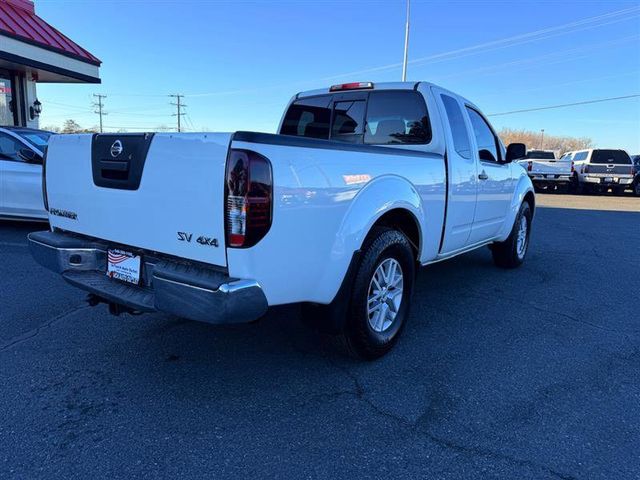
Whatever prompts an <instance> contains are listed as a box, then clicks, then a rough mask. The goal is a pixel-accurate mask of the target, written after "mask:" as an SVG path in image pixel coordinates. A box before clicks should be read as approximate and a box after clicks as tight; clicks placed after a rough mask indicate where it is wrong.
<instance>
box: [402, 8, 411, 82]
mask: <svg viewBox="0 0 640 480" xmlns="http://www.w3.org/2000/svg"><path fill="white" fill-rule="evenodd" d="M410 17H411V0H407V25H406V28H405V31H404V62H402V81H403V82H406V81H407V58H408V56H409V18H410Z"/></svg>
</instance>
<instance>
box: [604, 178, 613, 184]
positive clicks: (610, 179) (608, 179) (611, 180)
mask: <svg viewBox="0 0 640 480" xmlns="http://www.w3.org/2000/svg"><path fill="white" fill-rule="evenodd" d="M604 182H605V183H611V182H613V177H604Z"/></svg>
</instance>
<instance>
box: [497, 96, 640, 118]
mask: <svg viewBox="0 0 640 480" xmlns="http://www.w3.org/2000/svg"><path fill="white" fill-rule="evenodd" d="M637 97H640V93H637V94H634V95H624V96H622V97H609V98H599V99H596V100H584V101H582V102H574V103H562V104H559V105H548V106H546V107H536V108H526V109H523V110H512V111H510V112H500V113H490V114H489V115H487V117H498V116H500V115H512V114H514V113H525V112H537V111H540V110H551V109H553V108H564V107H574V106H576V105H588V104H590V103H600V102H611V101H613V100H623V99H625V98H637Z"/></svg>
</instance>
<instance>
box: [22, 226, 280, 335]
mask: <svg viewBox="0 0 640 480" xmlns="http://www.w3.org/2000/svg"><path fill="white" fill-rule="evenodd" d="M28 238H29V248H30V250H31V254H32V255H33V258H34V259H35V260H36V261H37V262H38V263H40V264H41V265H43V266H44V267H46V268H48V269H49V270H52V271H54V272H56V273H59V274H60V275H61V276H62V278H64V279H65V280H66V281H67V282H69V283H70V284H72V285H74V286H76V287H78V288H81V289H82V290H85V291H87V292H90V293H92V294H94V295H96V296H98V297H100V298H101V299H103V300H104V301H106V302H107V303H114V304H117V305H122V306H125V307H127V308H128V309H131V310H137V311H141V312H156V311H161V312H166V313H170V314H173V315H177V316H179V317H183V318H187V319H190V320H196V321H201V322H207V323H215V324H222V323H244V322H250V321H253V320H256V319H258V318H260V317H261V316H262V315H264V313H265V312H266V311H267V307H268V305H267V299H266V297H265V295H264V293H263V291H262V288H261V287H260V285H259V284H258V283H257V282H256V281H254V280H247V279H235V278H231V277H229V276H228V275H227V274H226V273H224V272H222V271H219V270H216V269H214V268H209V267H207V266H206V265H203V264H199V263H197V262H193V263H184V262H177V261H174V260H171V259H167V258H160V257H157V256H154V255H153V254H144V253H143V257H142V258H143V265H142V278H141V284H140V285H130V284H127V283H124V282H120V281H118V280H114V279H111V278H109V277H107V275H106V274H105V272H106V269H107V249H108V248H109V247H110V246H109V245H108V244H107V243H106V242H102V241H99V240H98V241H94V240H91V239H87V238H84V237H80V236H76V235H71V234H67V233H61V232H34V233H31V234H29V237H28Z"/></svg>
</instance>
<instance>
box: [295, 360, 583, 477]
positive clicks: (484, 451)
mask: <svg viewBox="0 0 640 480" xmlns="http://www.w3.org/2000/svg"><path fill="white" fill-rule="evenodd" d="M326 360H327V362H328V363H329V364H330V365H331V366H333V367H334V368H335V369H337V370H339V371H340V372H342V373H344V374H345V375H346V376H347V377H348V378H349V379H350V380H351V381H352V382H353V386H354V389H353V390H338V391H336V392H333V393H329V394H323V395H315V396H314V397H312V399H310V400H309V401H308V402H306V403H305V404H308V403H310V402H311V401H316V400H322V399H325V400H326V399H333V398H337V397H340V396H343V395H351V396H354V397H355V398H356V399H357V400H359V401H361V402H363V403H365V404H366V405H367V406H368V407H369V408H370V409H371V410H373V412H374V413H375V414H376V415H378V416H382V417H384V418H387V419H389V420H392V421H393V422H395V423H397V424H399V425H400V426H401V428H403V429H405V430H408V431H409V432H411V433H413V434H416V435H423V436H424V437H426V438H427V439H429V440H431V441H432V442H433V443H435V444H436V445H439V446H440V447H443V448H445V449H447V450H452V451H454V452H457V453H461V454H464V455H467V456H480V457H485V458H489V459H494V460H502V461H506V462H510V463H512V464H515V465H518V466H520V467H528V468H532V469H535V470H539V471H544V472H546V473H547V474H549V475H551V476H553V477H554V478H558V479H560V480H576V478H577V477H575V476H573V475H569V474H566V473H562V472H559V471H557V470H554V469H553V468H551V467H547V466H545V465H541V464H538V463H535V462H533V461H531V460H526V459H521V458H517V457H514V456H511V455H507V454H505V453H501V452H497V451H494V450H491V449H489V448H483V447H479V446H467V445H462V444H459V443H456V442H454V441H452V440H447V439H445V438H441V437H439V436H437V435H435V434H433V433H432V432H430V431H429V430H427V429H426V428H423V429H420V428H419V427H420V424H421V423H422V420H423V419H424V418H425V417H426V416H428V415H429V414H430V412H429V411H427V410H428V409H427V410H425V411H424V412H423V413H422V415H420V417H418V419H417V420H416V421H415V422H414V423H412V422H410V421H408V420H407V419H406V418H403V417H401V416H399V415H396V414H394V413H391V412H388V411H386V410H384V409H382V408H380V407H379V406H378V405H377V404H376V403H375V402H373V401H372V400H370V399H369V398H367V396H366V390H365V389H364V387H363V386H362V383H361V382H360V379H359V378H358V376H357V375H356V374H354V373H353V372H352V371H350V370H349V369H348V368H347V367H346V366H342V365H340V364H338V363H336V362H334V361H332V360H331V359H330V358H326Z"/></svg>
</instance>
